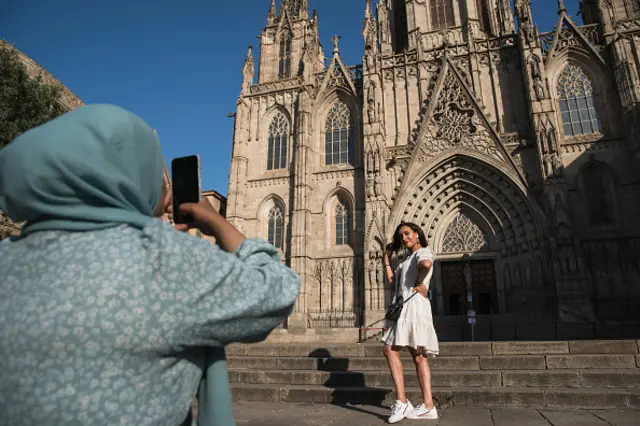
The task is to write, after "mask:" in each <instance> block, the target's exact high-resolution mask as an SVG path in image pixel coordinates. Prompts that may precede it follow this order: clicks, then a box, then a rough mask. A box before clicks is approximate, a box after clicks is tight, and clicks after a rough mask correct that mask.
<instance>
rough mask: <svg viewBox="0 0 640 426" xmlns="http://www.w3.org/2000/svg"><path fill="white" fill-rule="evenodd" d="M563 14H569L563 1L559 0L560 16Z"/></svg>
mask: <svg viewBox="0 0 640 426" xmlns="http://www.w3.org/2000/svg"><path fill="white" fill-rule="evenodd" d="M563 13H567V8H566V7H564V1H563V0H558V15H561V14H563Z"/></svg>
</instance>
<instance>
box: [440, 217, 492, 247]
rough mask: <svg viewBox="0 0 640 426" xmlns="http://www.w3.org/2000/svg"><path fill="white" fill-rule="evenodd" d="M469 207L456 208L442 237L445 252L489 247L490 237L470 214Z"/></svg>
mask: <svg viewBox="0 0 640 426" xmlns="http://www.w3.org/2000/svg"><path fill="white" fill-rule="evenodd" d="M467 210H468V209H466V208H462V209H456V211H455V213H454V214H453V215H452V216H453V217H452V218H451V219H449V225H448V226H447V228H446V231H445V234H444V236H443V238H442V248H441V250H440V251H441V252H443V253H463V252H477V251H482V250H486V249H488V248H489V238H488V236H487V234H486V232H485V230H484V229H483V227H481V226H480V225H479V224H478V223H476V221H475V220H474V219H473V215H471V214H469V212H468V211H467Z"/></svg>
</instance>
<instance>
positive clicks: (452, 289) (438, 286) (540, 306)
mask: <svg viewBox="0 0 640 426" xmlns="http://www.w3.org/2000/svg"><path fill="white" fill-rule="evenodd" d="M403 192H405V193H404V194H400V197H399V199H398V204H397V205H396V207H395V209H394V212H393V214H392V221H393V222H394V223H395V221H399V220H405V221H410V222H414V223H417V224H419V225H420V226H421V227H422V228H423V229H424V231H425V233H426V235H427V239H428V240H429V244H430V245H431V246H432V248H433V250H434V253H435V255H436V269H435V271H434V277H435V280H434V282H433V283H432V284H434V288H435V295H434V296H435V297H433V301H434V304H435V306H434V308H435V309H434V311H435V313H436V314H437V315H460V314H464V315H466V313H467V312H466V311H467V310H468V309H471V308H473V309H474V310H476V311H477V312H478V313H479V312H482V313H486V314H504V313H536V312H542V311H547V310H548V309H549V306H548V303H549V293H550V289H549V288H548V286H547V283H546V282H545V280H544V279H542V278H540V277H538V276H537V275H534V274H533V273H532V268H531V265H532V264H538V263H540V262H541V259H544V255H543V248H542V244H541V232H540V229H539V225H538V223H539V222H538V221H537V220H536V217H537V216H536V214H534V207H533V205H532V203H531V201H530V199H529V197H528V196H527V194H526V189H525V188H524V186H523V185H522V184H520V183H519V182H517V181H516V180H514V179H513V178H512V177H511V176H510V175H509V174H508V173H505V172H504V171H502V170H500V168H499V167H497V166H496V165H493V164H490V163H488V162H486V161H483V160H482V159H479V158H476V157H472V156H467V155H462V154H457V155H452V156H450V157H448V158H444V159H443V160H441V162H439V164H434V165H433V166H431V167H430V168H429V169H428V170H427V171H426V172H425V173H424V174H422V175H421V176H417V177H416V179H415V181H414V183H413V184H412V185H410V186H407V187H405V189H404V191H403ZM396 218H397V219H396Z"/></svg>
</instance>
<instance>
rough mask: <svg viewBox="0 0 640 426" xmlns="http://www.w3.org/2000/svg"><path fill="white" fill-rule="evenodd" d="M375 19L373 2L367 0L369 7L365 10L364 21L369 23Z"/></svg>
mask: <svg viewBox="0 0 640 426" xmlns="http://www.w3.org/2000/svg"><path fill="white" fill-rule="evenodd" d="M371 18H373V12H372V10H371V0H367V6H366V8H365V10H364V20H365V21H367V22H369V21H370V20H371Z"/></svg>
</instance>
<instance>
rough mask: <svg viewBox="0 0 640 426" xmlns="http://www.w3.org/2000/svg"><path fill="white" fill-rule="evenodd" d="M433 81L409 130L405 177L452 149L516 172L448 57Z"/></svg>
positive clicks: (478, 103) (508, 156)
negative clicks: (409, 155) (414, 125)
mask: <svg viewBox="0 0 640 426" xmlns="http://www.w3.org/2000/svg"><path fill="white" fill-rule="evenodd" d="M434 80H435V84H434V86H433V87H434V89H433V91H432V94H431V95H430V96H428V99H432V101H427V103H426V104H425V107H424V108H423V110H422V114H421V117H420V119H419V120H418V126H417V128H416V130H415V131H414V133H413V137H412V140H413V144H414V146H415V148H414V155H413V156H412V157H413V158H412V161H411V164H410V166H409V168H408V170H407V176H408V177H409V176H410V175H412V170H413V169H418V170H422V169H423V168H424V167H423V165H424V164H426V163H428V162H430V161H431V160H432V159H434V158H435V157H438V156H439V155H441V154H443V153H445V152H446V151H453V150H457V151H465V152H468V153H470V154H473V153H474V152H475V153H477V154H481V155H484V156H486V157H489V158H491V159H494V160H498V161H499V162H501V163H502V164H503V166H504V167H506V168H507V169H510V170H511V171H513V172H514V173H516V174H518V175H520V171H519V170H518V169H517V167H516V166H515V164H514V163H513V160H512V158H511V156H510V155H509V154H508V152H507V151H506V149H505V147H504V145H503V144H502V142H501V140H500V137H499V135H498V134H497V133H496V131H495V129H494V124H493V123H490V122H489V119H488V118H487V115H486V113H485V109H484V107H483V106H481V105H480V101H479V100H477V99H475V98H474V96H473V95H472V92H471V90H470V89H469V87H468V86H467V85H466V84H465V82H464V79H463V78H462V76H461V75H460V74H459V72H458V70H457V69H456V67H455V66H454V65H453V64H452V63H451V61H450V60H449V58H448V57H445V58H444V59H443V61H442V65H441V66H440V73H439V74H438V75H437V76H435V77H434ZM416 163H417V164H416ZM408 180H410V179H408ZM523 182H524V180H523Z"/></svg>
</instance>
